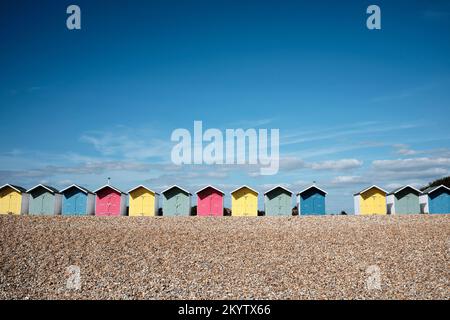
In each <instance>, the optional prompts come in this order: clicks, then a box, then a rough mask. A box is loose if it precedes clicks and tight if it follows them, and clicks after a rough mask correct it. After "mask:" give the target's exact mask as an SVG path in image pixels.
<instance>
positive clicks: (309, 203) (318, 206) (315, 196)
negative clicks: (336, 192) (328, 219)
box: [297, 185, 327, 216]
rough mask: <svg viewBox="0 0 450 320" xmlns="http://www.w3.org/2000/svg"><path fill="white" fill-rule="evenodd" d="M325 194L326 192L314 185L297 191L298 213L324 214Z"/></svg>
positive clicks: (305, 214)
mask: <svg viewBox="0 0 450 320" xmlns="http://www.w3.org/2000/svg"><path fill="white" fill-rule="evenodd" d="M326 196H327V192H326V191H324V190H322V189H320V188H319V187H317V186H316V185H312V186H310V187H308V188H306V189H303V190H302V191H300V192H299V193H297V209H298V214H299V215H302V216H308V215H325V214H326V211H325V198H326Z"/></svg>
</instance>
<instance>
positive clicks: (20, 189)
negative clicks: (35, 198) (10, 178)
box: [0, 183, 27, 193]
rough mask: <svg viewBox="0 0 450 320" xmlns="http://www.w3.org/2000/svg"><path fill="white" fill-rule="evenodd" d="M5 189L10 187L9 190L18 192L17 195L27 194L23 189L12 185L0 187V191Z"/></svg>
mask: <svg viewBox="0 0 450 320" xmlns="http://www.w3.org/2000/svg"><path fill="white" fill-rule="evenodd" d="M6 187H10V188H11V189H14V190H16V191H17V192H19V193H25V192H27V190H26V189H25V188H22V187H19V186H16V185H13V184H9V183H7V184H4V185H3V186H1V187H0V190H1V189H4V188H6Z"/></svg>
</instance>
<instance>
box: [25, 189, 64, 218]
mask: <svg viewBox="0 0 450 320" xmlns="http://www.w3.org/2000/svg"><path fill="white" fill-rule="evenodd" d="M27 193H28V194H29V195H30V208H29V214H31V215H58V214H61V207H62V195H61V193H59V191H58V190H56V189H55V188H53V187H50V186H46V185H43V184H38V185H37V186H34V187H33V188H31V189H29V190H28V191H27Z"/></svg>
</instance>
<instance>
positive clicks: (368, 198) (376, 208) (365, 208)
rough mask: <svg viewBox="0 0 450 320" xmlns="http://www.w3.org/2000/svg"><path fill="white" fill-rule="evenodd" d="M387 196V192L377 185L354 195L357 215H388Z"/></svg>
mask: <svg viewBox="0 0 450 320" xmlns="http://www.w3.org/2000/svg"><path fill="white" fill-rule="evenodd" d="M386 195H387V192H386V191H385V190H383V189H381V188H380V187H378V186H376V185H373V186H371V187H369V188H366V189H364V190H362V191H360V192H358V193H355V194H354V195H353V199H354V203H355V214H357V215H371V214H379V215H385V214H387V206H386Z"/></svg>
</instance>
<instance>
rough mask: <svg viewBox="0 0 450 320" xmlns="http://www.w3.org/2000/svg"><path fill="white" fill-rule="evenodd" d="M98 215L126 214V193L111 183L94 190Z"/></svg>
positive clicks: (96, 213)
mask: <svg viewBox="0 0 450 320" xmlns="http://www.w3.org/2000/svg"><path fill="white" fill-rule="evenodd" d="M94 193H95V215H96V216H124V215H125V214H126V210H127V198H126V194H125V193H124V192H122V191H120V190H119V189H117V188H114V187H113V186H110V185H105V186H103V187H101V188H99V189H97V190H95V191H94Z"/></svg>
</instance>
